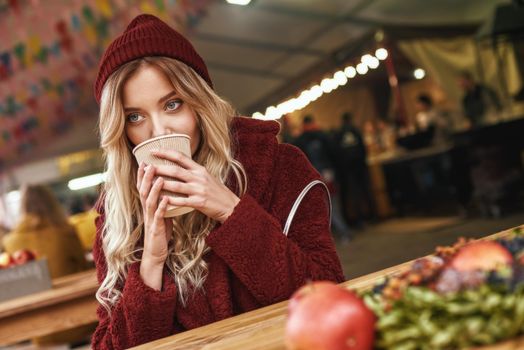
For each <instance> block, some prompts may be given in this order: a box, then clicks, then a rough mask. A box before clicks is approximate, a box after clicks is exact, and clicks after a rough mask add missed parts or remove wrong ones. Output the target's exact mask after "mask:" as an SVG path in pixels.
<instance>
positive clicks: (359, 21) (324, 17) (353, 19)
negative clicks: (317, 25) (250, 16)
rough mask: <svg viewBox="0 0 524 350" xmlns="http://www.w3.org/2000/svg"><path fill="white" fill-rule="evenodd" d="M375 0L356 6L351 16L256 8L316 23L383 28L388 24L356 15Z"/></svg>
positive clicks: (276, 8)
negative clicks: (348, 23)
mask: <svg viewBox="0 0 524 350" xmlns="http://www.w3.org/2000/svg"><path fill="white" fill-rule="evenodd" d="M373 2H375V0H369V1H365V0H364V1H361V2H360V3H359V4H358V5H357V6H355V7H354V8H353V9H351V14H343V15H335V16H334V15H330V14H324V13H318V12H311V11H307V10H298V9H290V8H287V7H284V6H278V5H257V6H256V7H254V8H255V9H257V10H262V11H266V12H271V13H277V14H282V15H287V16H291V17H300V18H303V19H309V20H314V21H324V22H330V23H333V22H334V23H336V24H340V23H343V22H350V23H352V24H355V25H363V26H382V25H384V24H386V23H385V22H382V21H377V20H373V19H366V18H361V17H358V16H356V14H357V13H358V12H360V11H362V10H364V9H365V8H366V7H368V6H370V5H371V4H372V3H373Z"/></svg>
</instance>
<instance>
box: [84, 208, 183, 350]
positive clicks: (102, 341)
mask: <svg viewBox="0 0 524 350" xmlns="http://www.w3.org/2000/svg"><path fill="white" fill-rule="evenodd" d="M104 219H105V218H104V214H103V213H101V215H100V216H99V217H98V218H97V219H96V226H97V238H96V240H95V244H94V247H93V256H94V259H95V264H96V269H97V277H98V282H99V284H100V283H102V281H103V280H104V278H105V275H106V272H107V264H106V260H105V257H104V253H103V250H102V244H101V243H102V240H101V237H102V236H101V232H102V226H103V222H104ZM176 299H177V292H176V285H175V283H174V281H173V280H172V279H169V278H168V277H167V274H164V281H163V289H162V291H156V290H154V289H152V288H150V287H148V286H146V285H145V284H144V283H143V281H142V279H141V277H140V272H139V263H135V264H132V265H131V266H130V267H129V269H128V275H127V278H126V280H125V282H124V284H123V288H122V294H121V296H120V299H119V301H118V302H117V303H116V305H114V306H113V307H112V308H111V315H109V314H108V313H107V311H106V309H105V308H104V307H103V306H102V305H99V306H98V309H97V314H98V321H99V322H98V326H97V328H96V330H95V332H94V334H93V337H92V339H91V342H92V344H91V345H92V348H93V349H127V348H129V347H133V346H136V345H140V344H143V343H146V342H149V341H153V340H155V339H159V338H164V337H167V336H169V335H171V334H172V332H173V329H174V322H175V308H176V301H177V300H176Z"/></svg>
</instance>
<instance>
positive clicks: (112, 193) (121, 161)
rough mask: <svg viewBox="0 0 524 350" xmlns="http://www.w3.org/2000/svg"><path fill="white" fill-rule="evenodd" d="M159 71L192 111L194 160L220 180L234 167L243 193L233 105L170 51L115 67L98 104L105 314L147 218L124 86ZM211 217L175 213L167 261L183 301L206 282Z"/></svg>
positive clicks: (237, 190) (137, 247)
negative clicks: (196, 141)
mask: <svg viewBox="0 0 524 350" xmlns="http://www.w3.org/2000/svg"><path fill="white" fill-rule="evenodd" d="M144 65H151V66H154V67H156V68H158V69H160V70H161V71H162V72H163V73H164V74H165V75H166V77H167V78H168V79H169V80H170V81H171V83H172V85H173V88H174V89H175V91H176V92H177V94H178V95H179V96H180V98H181V99H182V100H183V101H184V103H186V104H187V105H188V106H189V107H190V108H192V109H193V110H194V112H195V115H196V118H197V125H198V127H199V129H200V133H201V144H200V145H199V147H198V150H197V153H196V154H195V155H193V160H195V161H196V162H197V163H199V164H201V165H203V166H205V168H206V169H207V171H208V172H209V173H210V174H211V175H212V176H214V177H215V178H217V179H219V180H220V181H221V182H222V183H224V184H226V181H228V179H229V178H230V174H231V173H232V174H233V176H234V178H233V179H232V180H233V181H234V184H236V188H235V189H234V191H235V193H236V194H237V195H238V196H241V195H242V194H244V193H245V192H246V186H247V178H246V174H245V171H244V168H243V167H242V165H241V164H240V163H239V162H238V161H237V160H235V159H234V149H232V142H231V135H230V123H231V121H232V119H233V117H234V116H235V115H236V112H235V110H234V109H233V107H232V106H231V105H230V104H229V103H228V102H226V101H225V100H223V99H222V98H220V97H219V96H218V95H217V94H216V93H215V92H214V91H213V89H211V88H210V87H209V85H208V84H207V83H206V82H205V81H204V80H203V79H202V78H201V77H200V76H199V75H198V74H197V73H196V72H195V71H194V70H192V69H191V68H189V67H188V66H186V65H185V64H183V63H181V62H179V61H177V60H174V59H171V58H167V57H145V58H141V59H137V60H134V61H131V62H129V63H127V64H125V65H123V66H122V67H120V68H119V69H118V70H117V71H116V72H114V73H113V74H112V75H111V76H110V77H109V78H108V79H107V82H106V83H105V85H104V88H103V90H102V98H101V103H100V120H99V130H100V144H101V147H102V149H103V151H104V158H105V164H106V170H107V178H106V182H105V184H104V192H105V197H104V210H105V217H106V220H105V223H104V227H103V236H102V247H103V251H104V255H105V258H106V261H107V274H106V277H105V279H104V280H103V282H102V284H101V285H100V288H99V289H98V291H97V293H96V297H97V299H98V301H99V302H100V303H101V304H102V305H103V306H104V307H105V308H106V310H107V311H108V313H110V312H111V307H112V306H114V305H115V304H116V302H117V301H118V300H119V298H120V297H121V289H122V286H123V283H124V280H125V278H126V277H127V271H128V267H129V266H130V264H132V263H135V262H138V261H139V260H140V258H139V256H140V252H141V250H142V249H143V247H142V246H141V237H142V234H143V229H144V218H143V216H142V207H141V204H140V199H139V194H138V190H137V188H136V174H137V170H138V164H137V162H136V160H135V159H134V157H133V156H132V153H131V150H132V147H133V145H131V144H130V142H129V140H128V138H127V136H126V133H125V115H124V107H123V105H122V88H123V85H124V84H125V82H126V80H127V79H128V78H129V77H130V76H132V75H133V74H134V73H135V72H136V71H137V70H138V69H139V68H140V67H142V66H144ZM215 224H216V222H215V221H214V220H212V219H211V218H209V217H207V216H205V215H204V214H202V213H200V212H199V211H196V210H195V211H193V212H191V213H189V214H186V215H183V216H181V217H176V218H173V239H172V240H171V242H170V244H169V253H168V258H167V260H166V266H167V268H168V269H169V271H170V272H171V273H172V274H173V278H174V280H175V283H176V286H177V289H178V295H179V300H180V301H181V302H182V303H183V304H184V305H185V304H186V302H187V298H188V296H189V295H190V294H191V293H190V292H191V291H195V290H198V289H200V288H202V287H203V283H204V281H205V279H206V276H207V265H206V263H205V261H204V260H203V256H204V254H205V253H206V252H207V250H208V247H207V246H206V244H205V238H206V236H207V235H208V234H209V232H210V231H211V229H212V228H213V227H214V226H215Z"/></svg>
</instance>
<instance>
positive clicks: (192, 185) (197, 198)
mask: <svg viewBox="0 0 524 350" xmlns="http://www.w3.org/2000/svg"><path fill="white" fill-rule="evenodd" d="M152 153H153V154H154V155H155V156H157V157H159V158H164V159H167V160H170V161H172V162H175V163H177V164H178V165H179V166H180V167H177V166H174V165H158V166H156V173H157V174H158V175H162V176H167V177H170V178H174V179H176V181H165V182H164V188H163V189H164V190H166V191H170V192H175V193H179V194H183V195H185V196H187V197H176V198H174V197H169V203H170V204H171V205H176V206H182V207H191V208H195V209H196V210H198V211H200V212H202V213H203V214H205V215H207V216H208V217H210V218H212V219H214V220H217V221H218V222H220V223H223V222H224V221H225V220H226V219H227V218H228V217H229V216H230V215H231V214H232V213H233V210H234V209H235V206H236V205H237V204H238V202H239V201H240V199H239V198H238V197H237V196H236V195H235V194H234V193H233V192H231V190H230V189H229V188H227V187H226V186H225V185H224V184H222V183H221V182H220V181H219V180H217V179H216V178H214V177H213V176H211V175H210V174H209V173H208V172H207V169H206V168H205V167H203V166H202V165H200V164H198V163H196V162H195V161H193V160H192V159H191V158H189V157H187V156H186V155H184V154H183V153H180V152H177V151H155V152H152Z"/></svg>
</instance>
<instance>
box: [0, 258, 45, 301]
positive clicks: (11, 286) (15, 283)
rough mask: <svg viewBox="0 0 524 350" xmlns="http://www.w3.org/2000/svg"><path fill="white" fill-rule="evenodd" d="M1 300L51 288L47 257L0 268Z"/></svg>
mask: <svg viewBox="0 0 524 350" xmlns="http://www.w3.org/2000/svg"><path fill="white" fill-rule="evenodd" d="M0 286H2V288H0V302H1V301H5V300H10V299H14V298H18V297H21V296H24V295H28V294H32V293H36V292H41V291H43V290H47V289H51V277H50V276H49V268H48V266H47V259H39V260H34V261H30V262H27V263H25V264H23V265H17V266H12V267H8V268H5V269H2V270H0Z"/></svg>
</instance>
